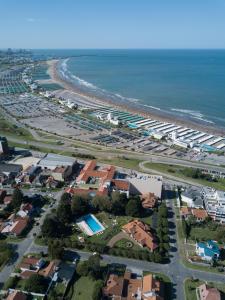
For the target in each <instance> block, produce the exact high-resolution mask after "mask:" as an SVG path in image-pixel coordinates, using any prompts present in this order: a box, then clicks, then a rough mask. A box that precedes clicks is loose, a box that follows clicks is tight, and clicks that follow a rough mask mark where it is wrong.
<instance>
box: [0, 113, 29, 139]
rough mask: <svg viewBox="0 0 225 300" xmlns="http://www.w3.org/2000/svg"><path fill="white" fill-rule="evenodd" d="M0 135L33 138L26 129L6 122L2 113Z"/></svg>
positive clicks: (0, 116)
mask: <svg viewBox="0 0 225 300" xmlns="http://www.w3.org/2000/svg"><path fill="white" fill-rule="evenodd" d="M0 135H2V136H6V137H7V136H9V137H10V136H11V137H21V138H23V139H25V140H33V136H32V135H31V133H30V132H29V131H28V130H26V129H23V128H19V127H18V126H16V125H14V124H12V123H10V122H8V121H7V120H6V119H5V118H4V117H3V116H2V115H0Z"/></svg>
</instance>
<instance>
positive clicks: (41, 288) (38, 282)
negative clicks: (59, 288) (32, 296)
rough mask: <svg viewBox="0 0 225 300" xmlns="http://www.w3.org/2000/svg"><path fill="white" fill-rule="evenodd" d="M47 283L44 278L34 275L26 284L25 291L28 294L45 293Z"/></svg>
mask: <svg viewBox="0 0 225 300" xmlns="http://www.w3.org/2000/svg"><path fill="white" fill-rule="evenodd" d="M46 288H47V281H46V279H45V277H44V276H41V275H39V274H33V275H31V276H30V278H28V279H27V280H26V282H25V290H26V291H27V292H34V293H45V292H46Z"/></svg>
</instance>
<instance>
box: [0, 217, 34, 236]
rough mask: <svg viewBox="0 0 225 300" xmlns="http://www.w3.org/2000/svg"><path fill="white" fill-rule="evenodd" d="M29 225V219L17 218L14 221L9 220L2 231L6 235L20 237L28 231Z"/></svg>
mask: <svg viewBox="0 0 225 300" xmlns="http://www.w3.org/2000/svg"><path fill="white" fill-rule="evenodd" d="M28 223H29V218H28V217H25V218H21V217H15V218H13V220H10V219H8V220H7V221H6V222H5V223H4V226H3V229H2V230H1V233H2V234H4V235H12V236H20V235H21V234H22V233H23V231H24V230H25V229H26V227H27V226H28Z"/></svg>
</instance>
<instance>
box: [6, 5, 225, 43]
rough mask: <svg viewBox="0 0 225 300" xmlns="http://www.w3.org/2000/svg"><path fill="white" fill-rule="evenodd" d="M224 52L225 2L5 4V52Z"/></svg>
mask: <svg viewBox="0 0 225 300" xmlns="http://www.w3.org/2000/svg"><path fill="white" fill-rule="evenodd" d="M6 47H12V48H225V0H0V48H6Z"/></svg>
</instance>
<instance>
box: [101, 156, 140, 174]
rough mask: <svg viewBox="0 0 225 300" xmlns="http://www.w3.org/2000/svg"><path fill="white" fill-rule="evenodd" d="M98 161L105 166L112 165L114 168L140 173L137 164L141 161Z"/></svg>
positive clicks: (124, 159)
mask: <svg viewBox="0 0 225 300" xmlns="http://www.w3.org/2000/svg"><path fill="white" fill-rule="evenodd" d="M99 161H100V162H102V163H105V164H113V165H115V166H119V167H123V168H127V169H132V170H137V171H140V168H139V163H140V162H141V160H139V159H133V158H125V157H116V158H113V159H100V160H99Z"/></svg>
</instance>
